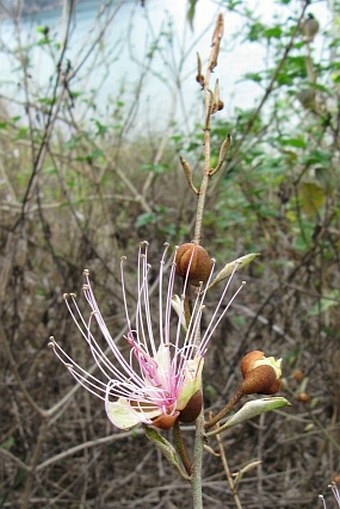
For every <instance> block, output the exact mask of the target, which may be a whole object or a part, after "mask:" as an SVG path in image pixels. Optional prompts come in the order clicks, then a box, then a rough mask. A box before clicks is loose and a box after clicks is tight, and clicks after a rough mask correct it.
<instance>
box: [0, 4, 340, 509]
mask: <svg viewBox="0 0 340 509" xmlns="http://www.w3.org/2000/svg"><path fill="white" fill-rule="evenodd" d="M145 3H146V6H145V8H144V10H143V7H142V5H141V3H140V2H138V4H136V9H135V22H136V23H138V20H139V18H138V16H140V17H142V16H145V15H147V14H145V9H146V12H147V9H150V10H151V9H152V8H153V6H152V1H151V0H150V2H148V1H147V0H146V2H145ZM318 3H320V2H318ZM277 4H281V5H282V7H283V8H284V9H285V10H284V11H283V12H284V15H283V16H282V17H281V18H275V17H274V18H273V19H272V20H271V22H270V23H267V22H264V21H263V19H261V18H260V17H259V15H258V13H257V11H256V8H254V9H250V8H249V6H248V5H247V3H246V2H244V1H242V0H224V1H222V0H221V1H220V2H219V6H220V10H221V12H223V13H224V14H225V16H228V13H230V12H231V11H232V12H234V13H237V14H238V16H239V19H240V22H241V25H240V26H241V28H240V29H239V30H238V32H237V33H236V34H235V33H227V34H226V36H225V40H224V42H223V46H224V48H225V49H226V50H227V49H228V47H230V45H235V44H239V45H240V47H241V45H242V43H244V42H246V43H252V44H254V45H259V47H260V46H261V47H263V48H265V49H266V59H265V61H264V63H263V68H262V69H261V70H259V71H258V72H251V73H248V74H247V75H246V76H244V80H251V81H253V82H255V83H256V84H258V86H259V88H258V90H259V94H258V97H257V99H256V101H254V108H253V109H245V108H243V107H242V104H241V103H240V104H236V105H235V108H233V109H229V110H230V112H229V111H228V115H227V114H223V112H222V113H221V114H220V113H218V114H216V118H215V122H214V124H213V130H212V141H213V147H214V149H215V151H216V152H215V155H214V157H218V150H219V146H220V144H221V142H222V140H223V139H224V138H225V136H226V134H227V133H228V132H230V133H231V134H232V136H233V139H234V143H233V146H232V150H231V152H230V154H229V155H228V160H227V161H226V163H225V166H224V168H223V171H221V172H220V173H219V174H218V175H217V176H216V178H215V179H214V180H213V181H212V184H211V187H210V194H209V197H208V208H207V212H206V215H205V228H204V235H205V236H204V242H203V244H204V246H205V247H206V249H207V250H208V251H209V253H210V254H211V256H214V257H215V258H216V259H217V263H218V264H219V265H220V266H221V264H222V263H224V262H226V261H227V260H232V259H234V258H236V257H237V256H241V255H243V254H246V253H248V252H250V251H259V252H261V257H260V258H259V259H258V260H257V261H256V262H254V263H253V264H252V265H251V266H250V267H249V269H247V273H243V274H242V277H243V278H245V279H247V281H248V284H247V287H246V291H244V292H242V294H241V295H240V297H239V298H238V300H237V303H236V304H235V305H234V306H233V309H232V310H231V312H230V313H229V315H228V318H227V319H226V321H225V323H224V324H223V326H222V327H220V328H219V329H218V332H217V333H216V336H215V337H214V339H213V342H212V346H211V350H210V352H209V356H208V358H207V362H206V367H205V375H204V377H205V382H204V383H205V387H206V389H205V394H206V402H205V404H206V408H207V411H208V410H213V409H216V408H219V407H221V406H222V404H223V402H225V401H226V399H227V398H228V394H230V393H231V391H232V389H233V388H234V387H236V385H237V380H238V379H239V370H238V362H239V359H240V358H241V356H242V354H244V353H245V352H246V351H247V350H249V349H253V348H259V349H261V350H264V351H266V352H267V353H268V354H273V355H275V356H277V357H283V358H284V376H285V379H284V386H283V394H284V395H285V396H286V397H287V398H288V399H290V401H291V402H292V407H291V408H290V409H287V410H284V411H277V412H274V413H272V414H270V415H269V414H266V415H263V416H261V418H259V419H255V420H253V421H251V422H249V423H247V424H246V425H245V426H242V427H237V428H236V429H233V430H232V431H229V432H228V434H226V435H225V436H224V445H225V448H226V451H227V454H228V459H229V463H230V467H231V469H232V470H233V471H234V472H237V471H238V470H239V469H240V468H242V467H243V466H244V465H245V464H246V463H247V462H249V461H254V460H257V459H259V460H261V461H262V462H261V463H260V464H258V465H257V466H256V467H254V468H252V469H250V470H249V471H248V472H247V473H246V474H245V475H244V476H243V478H242V479H241V481H240V484H239V488H238V489H239V496H240V499H241V502H242V504H243V507H244V508H247V509H251V508H259V507H261V508H268V509H269V508H273V507H286V508H292V507H298V508H308V507H310V508H315V507H319V506H320V507H321V504H320V502H319V501H318V500H317V495H318V493H321V492H324V493H325V492H326V491H327V485H328V483H329V482H330V481H331V480H332V479H333V480H337V481H339V475H340V464H339V448H340V445H339V444H340V426H339V412H340V351H339V308H338V306H339V301H340V286H339V265H340V256H339V247H340V238H339V232H340V225H339V173H337V164H338V162H339V161H338V155H339V153H338V134H339V110H338V102H337V100H338V98H339V74H338V68H337V65H338V63H337V61H336V54H335V50H336V45H337V42H338V40H337V30H338V23H339V20H338V19H336V17H335V9H336V6H335V5H334V4H332V2H329V3H327V2H324V4H325V9H328V10H327V12H328V19H329V20H330V21H329V22H328V23H327V24H326V25H325V26H321V27H320V31H319V34H318V35H317V40H316V41H317V45H316V41H313V40H307V39H306V37H305V35H304V33H303V30H302V24H303V20H305V19H306V16H307V13H308V12H313V4H310V3H309V2H307V3H305V2H300V1H297V0H281V1H280V2H277ZM198 7H199V2H193V1H191V2H189V3H188V9H191V10H190V11H189V18H190V19H191V21H193V22H195V9H196V8H198ZM73 8H74V6H73V3H72V2H69V3H68V2H65V4H64V6H63V9H64V25H63V28H64V31H63V36H62V38H61V39H60V37H58V38H57V37H55V36H54V35H53V34H51V33H50V32H49V30H48V29H47V28H46V27H44V26H36V27H35V31H34V32H33V33H32V34H31V36H30V42H29V43H27V42H23V41H22V39H21V37H22V35H21V25H20V19H21V18H20V16H21V14H22V13H21V12H20V9H18V10H17V11H16V12H9V11H8V9H7V8H6V6H5V5H2V7H1V9H2V11H1V12H2V15H3V19H6V20H7V21H6V22H7V23H8V18H9V17H10V18H11V19H12V22H13V26H14V27H15V31H14V33H15V34H16V35H15V37H16V43H15V47H14V49H13V47H11V48H10V46H9V45H8V44H7V43H6V42H5V41H4V39H2V42H1V52H2V54H3V55H7V57H8V58H11V62H12V64H11V65H12V67H11V73H12V77H13V79H15V80H17V82H18V90H20V94H19V93H18V95H13V94H10V93H9V92H8V91H7V89H6V86H5V85H4V84H2V86H1V88H0V94H1V95H0V100H1V102H0V151H1V152H0V197H1V203H0V213H1V215H0V227H1V229H0V248H1V253H0V256H1V265H0V272H1V274H0V306H1V307H0V313H1V325H0V339H1V350H0V357H1V424H0V436H1V443H0V456H1V466H0V507H4V508H7V507H10V508H19V507H20V508H21V509H25V508H33V507H51V508H55V509H57V508H61V507H63V508H64V507H67V508H79V507H82V508H84V509H85V508H96V509H101V508H120V509H122V508H137V507H142V508H167V509H173V508H175V507H189V506H190V502H189V500H190V494H189V493H188V490H187V486H186V485H185V484H184V483H183V482H181V481H179V480H178V478H177V477H176V473H175V472H173V471H172V470H171V469H170V467H169V466H168V465H167V464H166V463H165V462H164V461H163V459H162V458H161V457H160V456H158V455H157V452H156V451H155V450H154V449H153V448H152V447H150V445H149V443H147V442H146V440H145V437H144V436H142V435H141V434H140V433H139V431H138V430H132V431H131V432H126V433H122V432H118V431H117V430H115V429H113V428H112V426H111V425H110V423H109V422H108V421H107V419H106V415H105V412H104V409H103V406H102V404H101V402H100V401H98V400H96V399H95V398H93V397H91V395H89V394H88V393H86V392H85V391H83V390H78V388H77V387H74V385H73V381H72V380H71V379H70V377H69V374H68V373H67V372H65V369H64V368H63V367H62V366H60V365H59V364H58V363H57V362H56V360H55V358H54V357H52V354H51V352H50V351H49V350H48V348H47V343H48V338H49V336H50V335H51V334H53V335H55V336H56V338H57V339H58V341H59V342H60V343H62V344H63V345H64V346H65V349H67V350H68V351H69V352H70V354H71V355H72V356H73V357H74V358H76V359H79V362H80V363H82V364H83V365H85V366H86V365H89V362H90V361H89V358H88V356H87V352H86V349H85V348H83V346H84V345H82V343H81V340H80V338H79V337H78V334H77V331H76V329H75V327H73V326H72V324H71V319H70V317H69V316H68V314H67V312H66V311H65V308H64V305H63V302H62V294H63V292H64V291H73V290H75V289H77V288H80V285H81V272H82V269H83V268H84V267H88V268H90V269H91V272H92V274H93V278H94V280H95V288H96V293H97V296H98V301H99V302H101V303H102V307H103V313H104V315H106V317H107V319H108V324H109V326H110V327H111V330H112V331H113V334H114V335H117V336H119V334H120V331H121V329H122V327H123V325H124V317H123V310H122V306H121V304H122V302H121V294H120V289H119V278H118V266H119V259H120V256H121V255H123V254H125V255H128V257H129V263H130V264H131V285H133V281H134V276H135V259H136V247H137V245H138V242H139V241H140V240H144V239H148V240H149V241H150V243H151V247H150V249H151V254H152V257H153V259H154V261H155V267H156V265H157V262H158V260H159V257H160V253H161V250H162V244H163V242H164V241H170V242H172V243H173V244H177V243H179V242H181V241H183V240H186V241H188V240H190V238H191V237H190V236H191V234H192V226H193V212H194V197H193V195H192V194H190V192H189V190H188V187H187V185H186V182H185V177H184V175H183V174H182V173H181V171H182V170H181V168H180V165H179V155H180V154H181V155H183V156H184V157H185V158H186V159H188V160H190V162H191V164H192V166H193V168H194V171H195V172H199V171H200V161H201V160H202V128H201V124H200V121H199V114H200V112H201V110H202V109H201V100H202V98H200V97H199V96H197V101H196V110H195V112H194V113H195V114H194V115H187V116H186V117H185V121H182V120H180V121H179V120H178V117H176V115H174V114H172V113H173V112H174V111H175V107H174V105H175V104H177V105H182V106H183V107H182V108H181V111H182V113H184V112H186V108H185V104H186V97H184V96H183V90H182V89H181V87H180V86H179V85H178V83H179V80H178V77H179V76H180V71H181V61H177V64H178V67H177V70H176V68H175V67H174V66H171V74H172V80H173V81H172V82H171V86H172V92H173V100H174V103H173V105H172V108H170V113H169V119H168V121H167V123H166V126H165V128H164V127H163V128H162V129H158V130H157V128H156V129H153V128H152V127H150V125H152V123H148V122H147V119H144V120H145V122H144V124H143V127H142V128H138V129H136V128H135V127H134V126H136V122H137V119H138V122H140V117H139V111H140V108H141V106H142V105H141V104H140V100H141V99H140V98H141V94H142V91H143V90H144V87H145V86H146V83H147V79H146V78H148V77H150V76H153V75H155V72H156V71H157V66H156V68H155V67H154V60H153V59H154V58H156V57H157V58H161V59H167V58H168V55H169V54H170V53H171V47H172V44H173V39H172V37H171V32H169V31H164V29H163V31H161V33H158V34H155V33H154V34H153V36H154V39H153V41H152V42H153V44H152V51H149V52H148V53H146V54H145V57H144V60H143V62H142V65H141V66H140V69H141V71H140V76H139V78H138V80H137V85H138V86H136V88H135V89H134V95H133V96H129V98H128V100H126V99H125V93H124V87H123V88H122V86H121V87H120V85H119V84H115V90H114V91H113V94H112V96H111V98H110V100H108V102H107V104H106V108H105V115H104V114H103V110H99V109H98V107H97V106H98V104H97V101H99V99H98V97H99V96H98V94H99V91H98V90H93V91H92V93H88V94H83V93H82V89H81V87H79V86H78V84H79V83H81V80H83V81H84V80H85V81H86V79H88V73H89V72H93V69H96V67H95V66H93V65H92V64H91V65H90V66H87V63H89V62H90V61H91V62H98V65H99V62H104V65H109V63H110V62H109V61H108V60H107V58H108V53H107V47H106V46H105V35H106V34H107V33H108V32H109V31H110V30H112V29H113V28H112V27H115V22H116V21H115V20H116V16H117V12H118V10H119V8H120V3H119V2H112V3H110V2H109V3H108V4H105V6H104V7H102V9H101V10H100V11H99V12H98V16H97V19H96V23H95V30H94V31H93V32H92V33H91V34H90V36H89V40H88V44H87V46H84V48H83V50H82V53H81V54H80V55H79V56H78V58H76V59H75V60H74V61H72V62H70V61H68V59H67V48H68V44H69V41H70V37H71V35H72V22H71V20H72V11H73ZM3 22H4V21H3ZM169 30H170V29H169ZM187 30H188V31H190V27H189V21H188V27H187ZM132 37H133V35H132ZM150 47H151V46H150ZM318 48H319V49H318ZM320 48H321V50H320ZM33 51H35V52H36V51H41V52H42V53H47V54H49V55H50V57H51V59H52V62H53V69H52V71H51V75H50V76H49V79H48V80H46V83H45V84H41V83H38V82H37V80H35V77H34V75H32V74H31V72H32V60H31V55H32V52H33ZM207 53H208V51H207ZM193 54H195V48H194V49H193ZM203 57H204V55H202V58H203ZM94 65H95V64H94ZM169 65H170V64H169ZM219 72H220V73H221V69H219ZM194 77H195V69H193V72H192V80H193V81H194ZM244 80H242V81H240V82H239V84H238V85H237V87H239V88H241V89H242V87H243V86H245V83H246V81H244ZM197 87H198V89H199V86H198V85H197ZM198 93H199V90H198ZM223 100H224V102H225V103H227V102H228V98H227V97H223ZM191 113H192V112H191ZM229 113H230V114H229ZM132 288H133V286H132ZM216 298H217V296H216ZM188 441H189V442H190V434H189V433H188ZM211 446H212V447H213V448H215V447H216V444H214V443H212V444H211ZM204 490H205V506H206V507H207V508H220V507H222V506H223V507H233V501H232V497H231V495H230V493H229V492H228V488H227V484H226V480H225V474H224V471H223V468H222V464H221V460H220V458H219V457H217V456H214V455H212V454H209V453H206V457H205V462H204ZM328 504H329V507H333V505H332V504H333V502H332V501H331V498H329V501H328Z"/></svg>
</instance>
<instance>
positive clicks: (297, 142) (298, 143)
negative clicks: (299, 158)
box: [278, 136, 307, 148]
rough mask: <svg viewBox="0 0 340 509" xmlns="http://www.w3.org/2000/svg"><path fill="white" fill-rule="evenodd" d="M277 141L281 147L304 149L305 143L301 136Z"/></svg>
mask: <svg viewBox="0 0 340 509" xmlns="http://www.w3.org/2000/svg"><path fill="white" fill-rule="evenodd" d="M278 141H279V143H280V144H281V145H283V146H286V145H288V146H290V147H297V148H306V147H307V143H306V141H305V139H304V137H303V136H299V137H298V136H297V137H295V138H284V137H280V138H278Z"/></svg>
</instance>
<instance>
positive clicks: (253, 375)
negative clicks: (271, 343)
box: [241, 350, 282, 394]
mask: <svg viewBox="0 0 340 509" xmlns="http://www.w3.org/2000/svg"><path fill="white" fill-rule="evenodd" d="M281 363H282V359H279V360H276V359H275V358H274V357H265V355H264V353H263V352H261V350H253V351H251V352H249V353H247V354H246V355H245V356H244V357H243V359H242V361H241V373H242V376H243V382H242V384H241V388H242V390H243V392H244V394H257V393H260V394H275V392H277V391H278V390H279V389H280V387H281V380H280V378H281V375H282V370H281Z"/></svg>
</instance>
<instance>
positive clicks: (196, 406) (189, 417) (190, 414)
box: [179, 390, 203, 422]
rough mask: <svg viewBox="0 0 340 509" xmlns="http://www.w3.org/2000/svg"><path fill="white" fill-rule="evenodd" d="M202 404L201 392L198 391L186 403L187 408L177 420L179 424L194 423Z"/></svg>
mask: <svg viewBox="0 0 340 509" xmlns="http://www.w3.org/2000/svg"><path fill="white" fill-rule="evenodd" d="M202 402H203V398H202V392H201V391H200V390H198V391H196V392H195V394H194V395H193V396H192V397H191V399H190V400H189V401H188V403H187V406H186V407H185V408H184V409H183V410H182V411H181V412H180V414H179V420H180V421H181V422H193V421H195V420H196V419H197V417H198V416H199V414H200V411H201V408H202Z"/></svg>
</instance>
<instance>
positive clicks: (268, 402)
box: [208, 396, 291, 436]
mask: <svg viewBox="0 0 340 509" xmlns="http://www.w3.org/2000/svg"><path fill="white" fill-rule="evenodd" d="M287 405H289V406H291V403H290V402H289V401H288V400H287V399H286V398H284V397H282V396H274V397H271V398H261V399H255V400H253V401H248V402H247V403H245V404H244V405H243V407H242V408H241V409H240V410H238V411H237V412H236V413H235V414H234V415H232V416H231V417H229V419H228V420H227V422H226V423H225V424H223V426H221V427H220V428H218V430H214V431H211V432H210V433H208V436H209V435H215V434H216V431H218V433H220V432H221V431H224V430H226V429H228V428H231V427H232V426H236V424H241V422H244V421H249V419H253V418H254V417H257V416H258V415H261V414H264V413H265V412H269V411H271V410H276V409H277V408H281V407H283V406H287Z"/></svg>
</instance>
